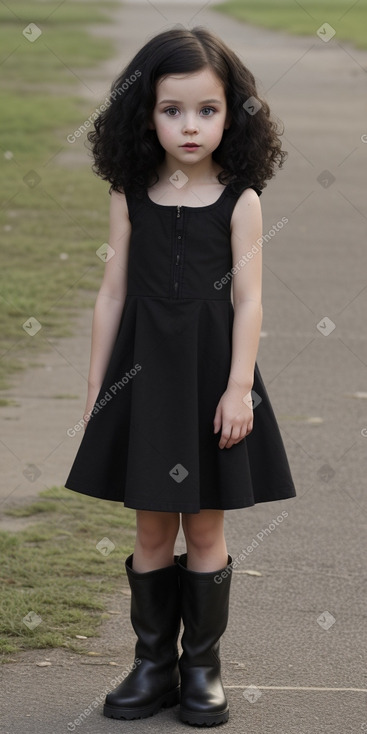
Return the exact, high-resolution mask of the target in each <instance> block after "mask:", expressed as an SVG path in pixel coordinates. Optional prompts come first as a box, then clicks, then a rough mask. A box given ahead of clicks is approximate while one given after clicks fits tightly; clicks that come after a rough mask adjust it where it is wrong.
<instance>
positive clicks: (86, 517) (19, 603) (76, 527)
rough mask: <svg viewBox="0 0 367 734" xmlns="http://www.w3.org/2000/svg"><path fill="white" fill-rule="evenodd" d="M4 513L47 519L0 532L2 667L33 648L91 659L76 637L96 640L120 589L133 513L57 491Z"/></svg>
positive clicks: (129, 549) (130, 546) (114, 504)
mask: <svg viewBox="0 0 367 734" xmlns="http://www.w3.org/2000/svg"><path fill="white" fill-rule="evenodd" d="M6 514H8V515H9V516H13V517H32V516H33V515H34V516H35V518H36V517H39V516H40V515H45V518H44V519H42V520H41V519H40V520H39V521H37V522H36V519H35V524H34V525H31V526H28V527H27V528H25V529H24V530H21V531H17V532H15V533H10V532H0V559H1V564H0V661H1V662H6V660H7V656H8V654H10V653H15V652H19V651H21V650H29V649H39V648H56V647H64V648H67V649H71V650H74V651H76V652H80V653H83V652H85V645H84V643H83V641H79V640H78V639H76V637H75V636H76V635H85V636H86V637H91V636H95V635H98V627H99V626H100V624H101V622H102V619H103V618H104V617H105V616H106V609H107V606H106V601H107V597H106V595H107V594H108V593H111V592H113V591H116V589H117V588H119V587H120V586H121V578H122V576H123V575H124V574H125V568H124V561H125V559H126V557H127V556H128V555H129V554H130V553H131V552H132V549H133V545H134V538H135V512H134V511H133V510H130V509H128V508H125V507H124V506H123V505H122V504H120V503H117V502H107V501H105V500H103V501H101V500H96V499H94V498H91V497H87V496H84V495H79V494H77V493H75V492H71V491H70V490H67V489H65V488H58V487H52V488H50V489H48V490H46V491H44V492H41V493H40V499H39V500H37V501H35V502H32V503H29V504H27V505H24V506H22V507H17V508H12V509H8V510H7V511H6ZM46 516H47V517H46ZM103 538H108V539H109V541H111V543H113V544H114V545H115V548H114V549H113V550H112V551H111V552H109V554H108V555H103V554H102V553H101V552H100V551H99V550H98V549H97V548H96V545H97V543H99V542H100V541H101V540H102V539H103ZM30 613H33V614H31V615H30ZM29 615H30V616H29ZM34 615H37V617H35V616H34ZM24 618H26V620H28V619H30V620H31V623H32V625H33V620H35V621H38V618H40V620H41V621H40V623H39V624H37V625H35V626H32V628H30V627H29V626H27V624H26V623H25V621H24Z"/></svg>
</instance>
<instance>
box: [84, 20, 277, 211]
mask: <svg viewBox="0 0 367 734" xmlns="http://www.w3.org/2000/svg"><path fill="white" fill-rule="evenodd" d="M205 68H210V69H211V70H212V71H213V73H215V74H216V75H217V77H219V79H220V80H221V81H222V83H223V87H224V91H225V95H226V100H227V108H228V111H229V112H230V115H231V123H230V127H229V128H228V129H225V130H224V131H223V136H222V140H221V142H220V144H219V146H218V147H217V148H216V150H215V151H213V153H212V159H213V160H214V161H215V162H216V163H218V164H219V165H220V166H221V167H222V169H223V170H222V171H221V172H220V173H219V174H218V181H219V183H221V184H224V185H229V186H230V187H231V188H232V190H233V191H234V192H241V191H242V190H243V188H244V186H246V185H250V184H252V185H254V186H255V187H257V188H259V189H263V188H264V187H265V186H266V180H267V179H270V178H272V177H273V176H274V175H275V168H276V166H278V167H279V168H281V167H282V165H283V161H284V159H285V157H286V156H287V153H286V152H285V151H283V150H281V141H280V138H279V135H281V134H282V132H283V130H282V129H281V130H280V129H279V127H278V122H275V120H273V119H272V118H271V115H270V109H269V106H268V104H267V103H266V102H265V101H264V100H261V99H260V98H259V96H258V94H257V90H256V83H255V79H254V76H253V74H252V73H251V72H250V71H249V69H247V68H246V66H244V64H243V63H242V61H241V60H240V59H239V58H238V56H237V55H236V54H235V53H234V52H233V51H231V49H230V48H228V46H226V44H225V43H224V42H223V41H222V40H221V39H220V38H219V37H218V36H216V35H215V34H214V33H212V32H211V31H209V30H208V29H207V28H205V27H203V26H196V27H195V28H192V29H190V30H188V29H185V28H182V27H179V28H178V27H174V28H173V29H171V30H167V31H164V32H163V33H160V34H158V35H156V36H154V37H153V38H151V39H150V40H149V41H148V42H147V43H146V44H145V45H144V46H143V47H142V48H141V49H140V51H138V53H137V54H136V55H135V57H134V58H133V59H132V61H130V62H129V63H128V65H127V66H126V67H125V68H124V70H123V71H122V72H121V74H119V76H118V77H117V78H116V79H115V81H114V82H113V83H112V85H111V89H110V96H109V99H108V104H107V105H106V106H105V107H104V106H103V105H102V108H101V111H100V113H99V115H98V117H97V118H96V120H95V121H94V130H91V131H90V132H89V133H88V134H87V138H88V141H89V143H91V144H92V147H91V150H92V154H93V158H94V164H93V171H94V172H95V173H96V174H97V175H98V176H100V177H101V178H102V179H103V180H105V181H109V182H110V184H111V187H110V193H111V190H116V191H120V192H125V191H126V192H129V191H130V192H133V193H135V194H136V195H137V196H138V197H139V196H142V195H143V193H144V191H145V190H146V189H147V188H149V186H151V185H153V184H155V183H156V182H157V181H158V180H159V176H158V173H157V168H158V167H159V166H160V165H161V164H162V162H163V161H164V158H165V153H166V152H165V150H164V148H163V147H162V145H161V144H160V142H159V140H158V137H157V134H156V131H155V130H152V129H149V128H148V125H149V121H150V119H151V116H152V113H153V110H154V107H155V104H156V83H157V81H158V79H159V78H160V77H162V76H164V75H167V74H180V73H190V72H195V71H201V70H203V69H205ZM249 97H254V98H255V105H259V109H258V111H257V112H255V113H254V109H250V110H249V111H247V110H246V108H245V107H244V104H245V103H246V101H247V100H248V99H249ZM256 100H257V102H256ZM249 104H251V103H248V104H247V106H248V105H249ZM103 107H104V108H103ZM153 177H155V180H152V179H153Z"/></svg>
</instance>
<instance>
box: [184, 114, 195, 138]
mask: <svg viewBox="0 0 367 734" xmlns="http://www.w3.org/2000/svg"><path fill="white" fill-rule="evenodd" d="M198 129H199V126H198V124H197V122H195V120H194V118H193V117H187V118H186V120H185V122H184V125H183V132H184V133H190V134H191V135H192V134H193V133H195V132H197V131H198Z"/></svg>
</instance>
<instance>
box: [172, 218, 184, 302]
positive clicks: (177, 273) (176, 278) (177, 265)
mask: <svg viewBox="0 0 367 734" xmlns="http://www.w3.org/2000/svg"><path fill="white" fill-rule="evenodd" d="M182 209H183V207H182V206H177V210H176V228H175V261H174V273H173V288H174V296H175V298H178V297H179V295H180V278H182V266H183V216H182Z"/></svg>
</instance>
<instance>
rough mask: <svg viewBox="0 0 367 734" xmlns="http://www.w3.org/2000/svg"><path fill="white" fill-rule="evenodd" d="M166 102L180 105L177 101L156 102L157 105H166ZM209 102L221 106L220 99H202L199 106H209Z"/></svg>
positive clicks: (179, 101) (163, 100)
mask: <svg viewBox="0 0 367 734" xmlns="http://www.w3.org/2000/svg"><path fill="white" fill-rule="evenodd" d="M168 102H169V103H170V104H182V102H181V100H179V99H161V101H160V102H158V104H167V103H168ZM209 102H214V103H215V104H222V102H221V101H220V99H203V101H202V102H200V103H199V104H209Z"/></svg>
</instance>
